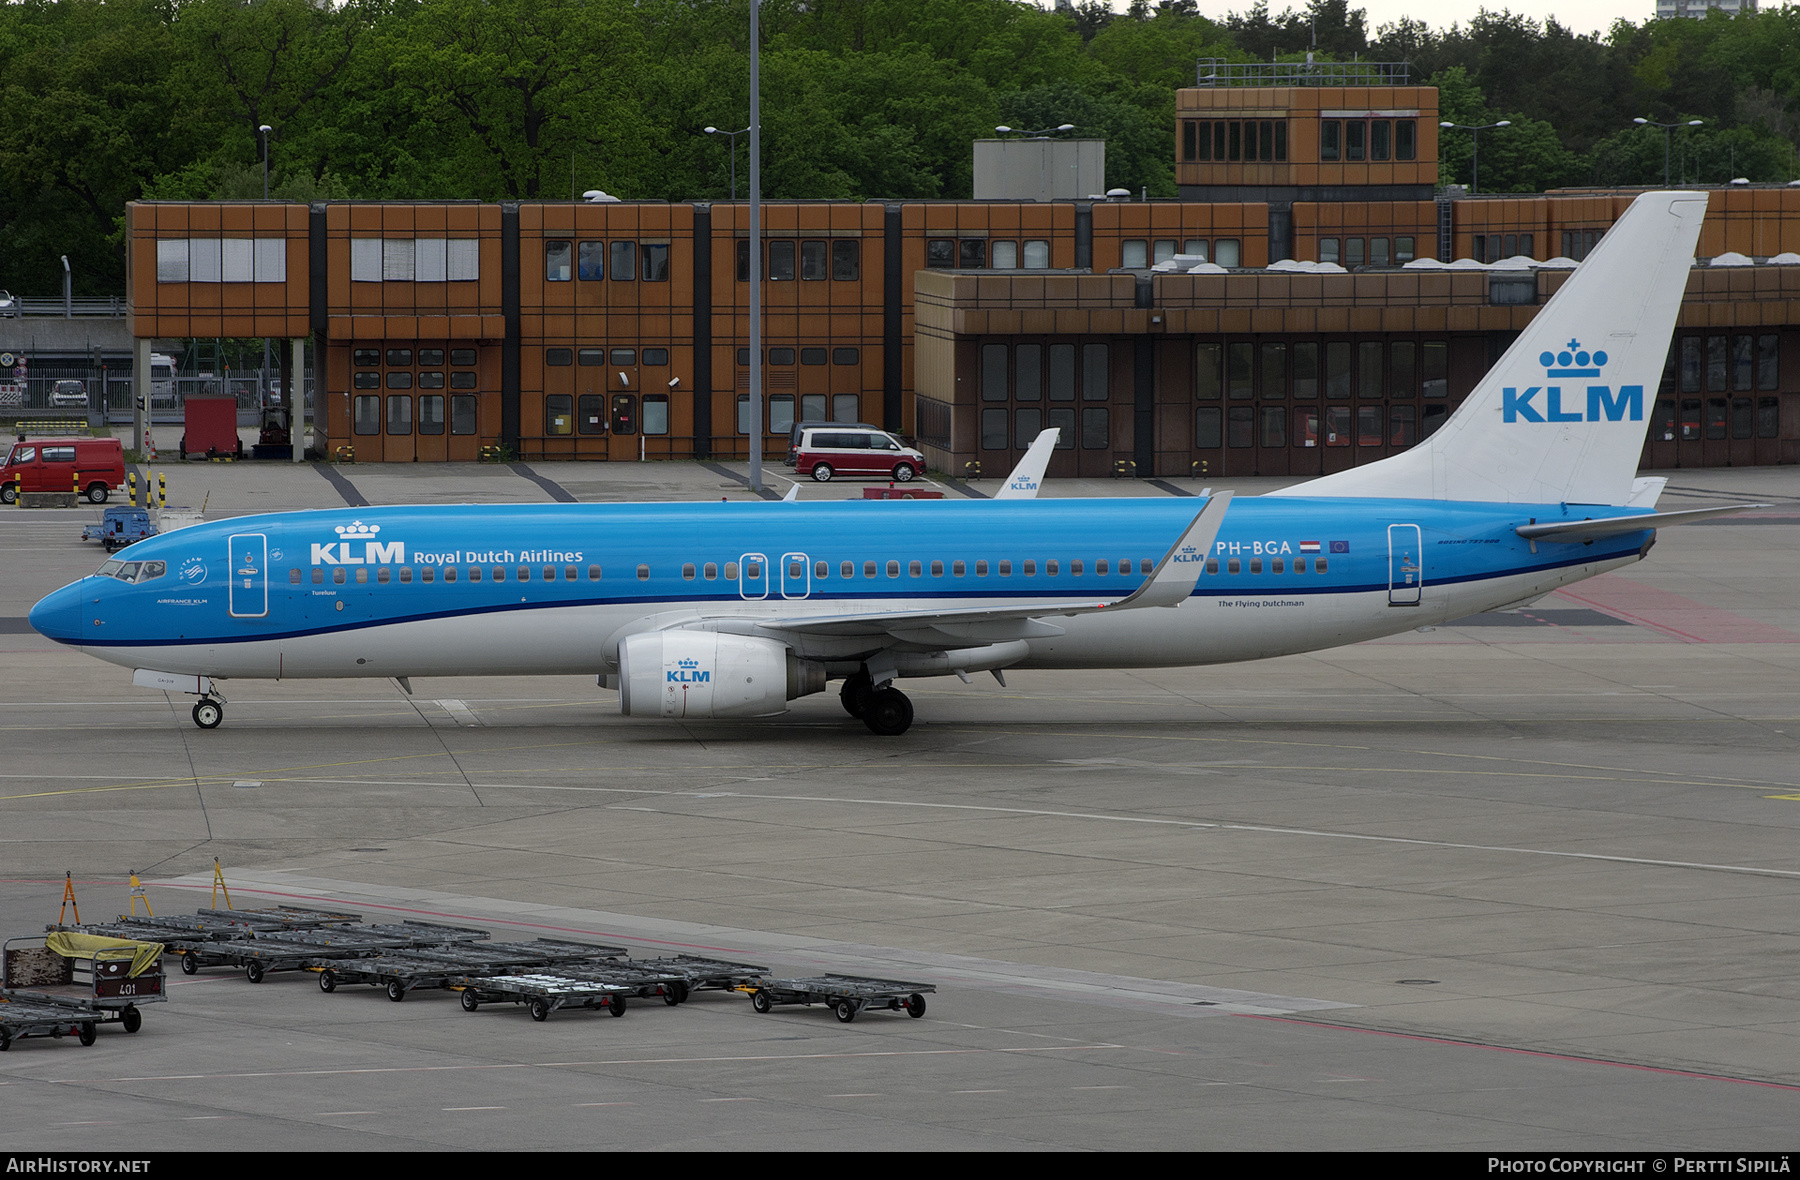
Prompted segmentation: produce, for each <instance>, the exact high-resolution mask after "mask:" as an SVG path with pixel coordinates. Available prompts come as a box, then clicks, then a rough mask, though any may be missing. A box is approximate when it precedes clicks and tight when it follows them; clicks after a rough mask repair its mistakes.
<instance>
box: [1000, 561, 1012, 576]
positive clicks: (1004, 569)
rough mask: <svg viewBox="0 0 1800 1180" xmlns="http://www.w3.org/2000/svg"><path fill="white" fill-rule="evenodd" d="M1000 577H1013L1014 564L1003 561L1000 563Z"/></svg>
mask: <svg viewBox="0 0 1800 1180" xmlns="http://www.w3.org/2000/svg"><path fill="white" fill-rule="evenodd" d="M1000 576H1001V577H1003V578H1010V577H1012V562H1010V561H1003V562H1001V563H1000Z"/></svg>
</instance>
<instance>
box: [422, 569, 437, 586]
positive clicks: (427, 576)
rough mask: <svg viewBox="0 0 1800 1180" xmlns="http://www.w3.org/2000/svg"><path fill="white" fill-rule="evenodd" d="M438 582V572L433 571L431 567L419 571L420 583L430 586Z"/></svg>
mask: <svg viewBox="0 0 1800 1180" xmlns="http://www.w3.org/2000/svg"><path fill="white" fill-rule="evenodd" d="M436 580H437V571H436V570H434V569H432V568H431V567H430V566H426V567H425V568H424V569H422V570H420V571H419V581H421V582H424V583H426V584H427V585H429V584H431V583H432V582H435V581H436Z"/></svg>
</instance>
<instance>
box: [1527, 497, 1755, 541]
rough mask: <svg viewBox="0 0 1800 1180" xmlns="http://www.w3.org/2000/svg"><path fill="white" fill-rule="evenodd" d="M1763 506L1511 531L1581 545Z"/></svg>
mask: <svg viewBox="0 0 1800 1180" xmlns="http://www.w3.org/2000/svg"><path fill="white" fill-rule="evenodd" d="M1767 507H1769V505H1767V504H1728V505H1726V506H1725V507H1723V508H1691V509H1687V510H1685V511H1682V512H1651V513H1646V514H1644V515H1642V516H1605V517H1601V518H1600V519H1598V520H1559V521H1555V522H1553V523H1550V524H1522V525H1520V526H1519V527H1518V528H1516V529H1514V530H1513V531H1514V532H1515V533H1518V534H1519V535H1520V536H1521V537H1524V538H1525V539H1526V540H1527V541H1549V542H1554V543H1557V544H1565V545H1585V544H1587V543H1588V542H1589V541H1595V540H1598V539H1599V538H1601V537H1616V536H1618V535H1619V534H1620V533H1641V532H1643V531H1644V530H1645V529H1659V528H1668V527H1669V526H1670V525H1677V524H1691V523H1693V522H1694V521H1696V520H1706V519H1707V518H1709V517H1714V516H1730V515H1731V514H1732V513H1734V512H1747V511H1749V510H1750V509H1752V508H1767Z"/></svg>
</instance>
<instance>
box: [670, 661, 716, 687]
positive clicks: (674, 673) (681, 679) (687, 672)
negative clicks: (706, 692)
mask: <svg viewBox="0 0 1800 1180" xmlns="http://www.w3.org/2000/svg"><path fill="white" fill-rule="evenodd" d="M663 674H664V675H665V676H667V677H668V683H670V684H710V683H712V673H711V672H703V671H701V670H700V661H699V660H678V661H676V664H675V666H674V667H673V668H668V669H665V671H664V673H663Z"/></svg>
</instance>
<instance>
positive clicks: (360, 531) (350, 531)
mask: <svg viewBox="0 0 1800 1180" xmlns="http://www.w3.org/2000/svg"><path fill="white" fill-rule="evenodd" d="M333 531H334V532H336V533H337V535H338V536H340V537H343V538H344V539H345V540H347V541H357V540H361V539H362V538H364V537H373V536H374V535H375V534H376V533H379V532H380V531H381V526H380V525H378V524H364V523H363V522H362V521H360V520H353V521H351V522H350V523H349V525H347V526H346V525H341V524H340V525H338V526H337V528H336V529H334V530H333Z"/></svg>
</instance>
